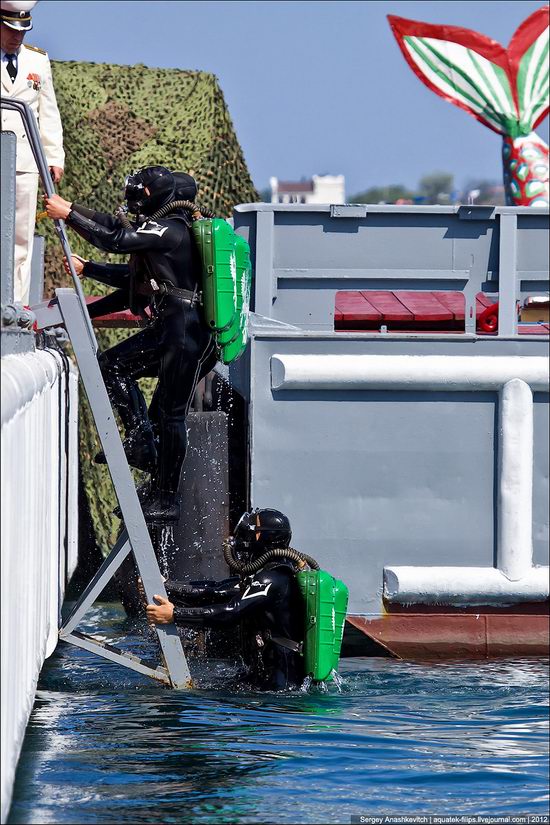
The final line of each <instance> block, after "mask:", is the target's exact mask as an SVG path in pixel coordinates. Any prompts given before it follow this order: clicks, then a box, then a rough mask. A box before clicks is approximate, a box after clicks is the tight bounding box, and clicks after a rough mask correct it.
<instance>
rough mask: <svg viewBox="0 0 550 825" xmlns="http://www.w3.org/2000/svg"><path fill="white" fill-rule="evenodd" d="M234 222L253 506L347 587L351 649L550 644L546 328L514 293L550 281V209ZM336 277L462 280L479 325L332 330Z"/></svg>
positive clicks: (291, 213) (236, 374) (267, 211)
mask: <svg viewBox="0 0 550 825" xmlns="http://www.w3.org/2000/svg"><path fill="white" fill-rule="evenodd" d="M234 221H235V228H236V231H237V232H238V233H240V234H241V235H242V236H243V237H245V238H246V240H248V241H249V243H250V245H251V249H252V258H253V266H254V283H253V297H252V309H253V312H254V314H253V315H252V318H251V327H250V345H249V348H248V351H247V353H246V355H245V356H244V357H243V358H241V359H240V361H238V362H237V363H236V364H235V365H232V366H231V368H230V381H231V384H232V386H233V387H234V389H235V390H236V392H237V393H238V394H239V395H240V396H241V397H242V398H243V399H244V401H245V405H246V424H247V431H248V452H247V456H246V460H247V467H248V472H247V481H246V485H247V494H248V498H249V502H250V504H251V505H252V506H260V507H261V506H273V507H278V508H280V509H282V510H283V511H284V512H286V513H288V515H289V517H290V519H291V523H292V525H293V531H294V536H293V542H294V545H295V546H296V547H298V548H300V549H302V550H304V551H305V552H307V553H310V554H312V555H314V556H315V557H316V558H318V560H319V561H320V563H321V564H322V566H324V567H326V568H327V569H329V570H331V571H332V572H334V574H335V575H337V576H339V577H341V578H343V579H344V580H345V581H347V582H348V583H349V587H350V605H349V616H348V629H347V634H346V636H347V645H346V649H347V651H348V652H351V651H355V652H357V653H365V652H369V653H378V654H380V655H384V654H386V655H399V656H403V657H425V656H436V657H439V656H493V655H507V654H520V653H521V654H529V653H531V654H538V653H544V652H545V651H546V649H547V644H548V566H547V565H548V523H549V519H548V498H549V497H548V493H549V490H548V390H549V386H548V360H547V358H548V334H547V327H544V326H543V327H542V328H541V327H540V326H538V327H537V326H533V325H531V326H524V325H522V324H518V311H517V305H518V302H520V303H523V302H524V300H525V299H526V298H527V297H529V296H533V295H538V296H540V295H541V294H542V295H543V296H544V295H546V296H547V295H548V288H549V282H548V212H547V211H545V210H538V209H527V208H512V207H504V208H492V207H469V206H468V207H466V206H461V207H410V206H404V207H392V206H364V205H347V206H330V205H326V206H322V205H320V206H312V205H309V206H303V205H292V206H285V205H267V204H254V205H244V206H238V207H237V208H236V210H235V213H234ZM341 290H347V291H354V290H355V291H362V292H363V294H364V295H368V291H369V290H378V291H380V290H382V291H387V292H388V293H389V292H391V291H394V292H395V291H399V290H406V291H407V292H408V293H411V292H417V293H418V294H423V293H426V292H429V291H433V290H440V291H446V292H449V293H450V292H451V291H452V292H453V293H456V292H459V293H462V295H463V296H464V298H463V300H464V307H465V311H464V318H465V321H464V330H463V332H460V333H457V332H454V333H449V332H444V333H441V334H437V333H434V332H431V333H422V332H414V331H413V332H393V331H392V329H391V325H389V326H387V327H386V325H384V326H382V328H381V329H380V330H379V331H373V332H342V331H336V330H335V321H334V316H335V299H336V296H337V294H338V293H339V291H341ZM480 294H481V295H488V296H491V298H492V299H493V300H494V301H496V302H498V331H497V332H496V333H493V334H490V335H485V334H478V333H477V332H476V312H475V307H476V296H477V295H480ZM540 332H542V333H544V334H542V335H540V334H538V333H540Z"/></svg>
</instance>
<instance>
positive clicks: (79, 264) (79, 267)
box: [63, 255, 88, 278]
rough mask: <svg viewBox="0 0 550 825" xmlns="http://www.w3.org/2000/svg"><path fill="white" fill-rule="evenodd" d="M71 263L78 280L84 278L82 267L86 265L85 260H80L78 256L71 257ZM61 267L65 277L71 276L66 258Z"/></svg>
mask: <svg viewBox="0 0 550 825" xmlns="http://www.w3.org/2000/svg"><path fill="white" fill-rule="evenodd" d="M71 261H72V262H73V266H74V271H75V272H76V274H77V275H78V277H79V278H83V277H84V266H85V265H86V264H87V263H88V261H87V259H86V258H81V257H80V255H71ZM63 266H64V267H65V272H66V273H67V275H71V270H70V269H69V262H68V261H67V258H63Z"/></svg>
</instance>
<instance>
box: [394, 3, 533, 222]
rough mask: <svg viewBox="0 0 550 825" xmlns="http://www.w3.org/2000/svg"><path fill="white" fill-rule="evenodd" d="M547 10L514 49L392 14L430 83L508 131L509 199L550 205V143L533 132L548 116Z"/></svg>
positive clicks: (402, 43)
mask: <svg viewBox="0 0 550 825" xmlns="http://www.w3.org/2000/svg"><path fill="white" fill-rule="evenodd" d="M548 12H549V6H544V7H543V8H541V9H538V10H537V11H536V12H534V13H533V14H532V15H531V16H530V17H528V18H527V20H525V21H524V22H523V23H522V24H521V26H520V27H519V28H518V29H517V31H516V33H515V34H514V36H513V37H512V39H511V41H510V45H509V46H508V48H507V49H505V48H504V47H503V46H501V45H500V43H497V42H496V41H495V40H491V39H490V38H488V37H485V36H484V35H483V34H479V33H478V32H475V31H471V30H470V29H463V28H459V27H458V26H432V25H431V24H429V23H421V22H420V21H416V20H405V19H404V18H402V17H394V16H393V15H389V16H388V20H389V23H390V26H391V27H392V30H393V33H394V35H395V37H396V39H397V42H398V43H399V47H400V49H401V51H402V52H403V56H404V57H405V60H406V61H407V63H408V64H409V66H410V67H411V69H412V70H413V72H414V73H415V74H416V75H417V77H419V78H420V80H422V82H423V83H425V84H426V86H428V88H429V89H431V90H432V91H433V92H435V93H436V94H438V95H439V96H440V97H443V98H444V99H445V100H448V101H450V102H451V103H454V104H455V106H460V108H461V109H464V110H465V111H466V112H469V114H471V115H473V117H475V118H476V119H477V120H479V121H480V122H481V123H483V124H484V125H485V126H487V127H488V128H489V129H492V130H493V131H494V132H498V133H499V134H501V135H502V136H503V145H502V158H503V163H504V187H505V191H506V202H507V203H508V204H510V205H513V206H543V207H548V200H549V197H548V146H547V145H546V143H545V142H544V141H543V140H542V139H541V138H540V137H539V136H538V135H536V134H535V132H534V131H533V130H534V129H535V128H536V127H537V126H538V124H539V123H540V122H541V121H542V120H544V118H545V117H546V115H547V114H548V82H549V73H548Z"/></svg>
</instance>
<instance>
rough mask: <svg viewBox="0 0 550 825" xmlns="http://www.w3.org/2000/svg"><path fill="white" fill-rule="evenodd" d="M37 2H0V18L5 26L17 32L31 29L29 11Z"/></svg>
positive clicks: (16, 0)
mask: <svg viewBox="0 0 550 825" xmlns="http://www.w3.org/2000/svg"><path fill="white" fill-rule="evenodd" d="M37 2H38V0H1V2H0V18H1V20H2V23H3V24H4V25H5V26H8V27H9V28H10V29H16V30H17V31H26V32H28V31H30V30H31V29H32V20H31V9H33V8H34V7H35V6H36V3H37Z"/></svg>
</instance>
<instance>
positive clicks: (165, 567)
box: [157, 525, 174, 576]
mask: <svg viewBox="0 0 550 825" xmlns="http://www.w3.org/2000/svg"><path fill="white" fill-rule="evenodd" d="M173 545H174V528H173V526H171V525H166V526H164V527H162V528H161V531H160V540H159V544H158V553H157V558H158V562H159V567H160V571H161V573H162V575H163V576H168V575H169V562H170V559H169V550H170V549H171V548H172V547H173Z"/></svg>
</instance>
